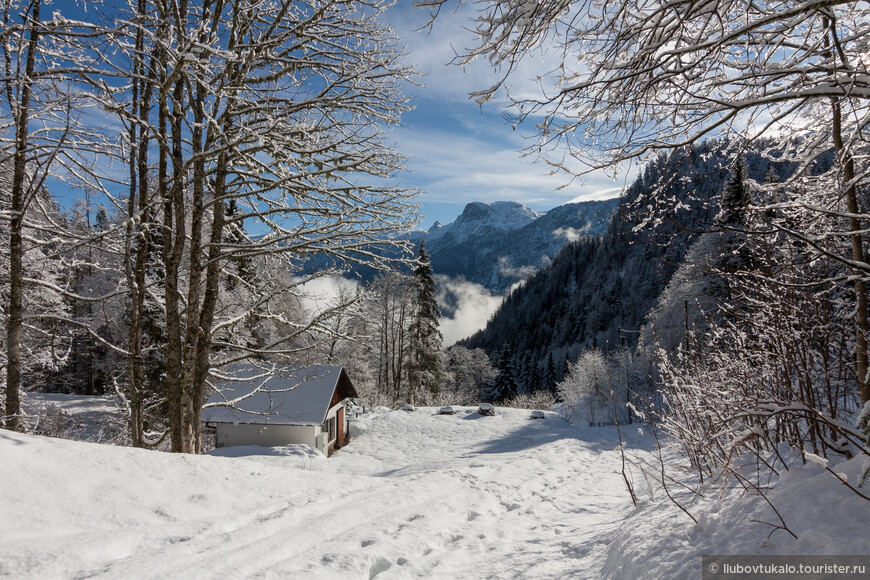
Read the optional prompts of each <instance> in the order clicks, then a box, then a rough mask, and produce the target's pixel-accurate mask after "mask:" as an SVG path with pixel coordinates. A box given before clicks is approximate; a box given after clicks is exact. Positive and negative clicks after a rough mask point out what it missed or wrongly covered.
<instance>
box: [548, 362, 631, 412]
mask: <svg viewBox="0 0 870 580" xmlns="http://www.w3.org/2000/svg"><path fill="white" fill-rule="evenodd" d="M557 390H558V393H559V397H560V398H561V399H562V401H563V404H562V405H560V406H559V409H560V412H561V413H562V415H563V416H564V417H565V418H566V419H567V420H568V421H570V422H571V423H574V424H582V425H589V426H593V427H594V426H597V425H602V424H605V425H611V424H614V423H616V422H617V421H618V422H620V423H627V422H628V416H627V409H626V406H625V404H626V402H627V398H626V389H625V385H624V384H623V383H621V382H619V381H617V380H616V377H615V376H614V373H613V372H612V370H611V369H610V366H609V364H608V360H607V359H606V358H605V357H604V354H602V352H601V351H600V350H598V349H592V350H587V351H586V352H584V353H583V354H581V355H580V357H579V358H578V359H577V362H574V363H571V364H570V365H569V366H568V372H567V374H566V375H565V379H564V380H563V381H562V382H561V383H559V384H558V385H557Z"/></svg>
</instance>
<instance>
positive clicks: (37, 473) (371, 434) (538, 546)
mask: <svg viewBox="0 0 870 580" xmlns="http://www.w3.org/2000/svg"><path fill="white" fill-rule="evenodd" d="M356 421H357V422H356V424H355V426H354V429H353V437H354V438H353V440H352V441H351V442H350V444H349V445H347V446H346V447H345V448H343V449H342V450H341V451H339V452H338V453H336V454H335V455H334V456H333V457H332V458H331V459H325V458H323V457H322V456H318V454H316V453H312V452H311V450H309V449H308V448H307V447H304V446H290V447H286V448H275V449H266V448H231V449H230V450H229V451H232V452H233V453H232V454H239V453H252V452H259V453H261V454H262V455H251V456H249V457H244V458H235V459H234V458H229V457H219V456H212V457H208V456H205V457H203V456H199V457H197V456H189V455H173V454H168V453H159V452H153V451H143V450H138V449H131V448H122V447H112V446H107V445H97V444H93V443H80V442H73V441H65V440H60V439H48V438H43V437H37V436H28V435H21V434H17V433H10V432H6V431H0V457H3V468H4V476H3V478H0V494H2V497H3V498H4V504H3V508H2V516H3V521H4V524H5V525H4V526H2V527H0V577H9V578H16V579H26V578H34V579H35V578H85V577H87V578H155V579H156V578H161V579H162V578H214V577H226V578H229V577H232V578H250V577H258V578H314V579H319V578H322V579H330V580H331V579H343V578H353V579H358V578H374V577H378V578H414V577H419V578H451V579H452V578H460V579H462V578H468V579H472V578H473V579H483V578H508V577H509V578H518V577H521V578H531V579H535V578H581V579H582V578H620V579H624V578H641V577H649V578H697V577H699V576H700V563H701V560H700V556H701V554H737V553H739V554H789V553H832V554H836V553H842V554H849V553H854V554H862V553H868V549H870V545H868V544H867V540H866V533H865V532H866V530H865V526H866V522H867V521H870V502H866V501H864V500H861V499H859V498H858V496H856V495H855V494H853V493H852V492H851V491H849V490H848V489H847V488H846V487H845V486H843V485H842V484H840V483H839V482H837V481H836V480H834V478H832V477H831V476H830V475H828V474H827V473H826V472H825V471H824V470H823V469H822V468H821V467H819V466H817V465H814V464H812V463H811V464H809V465H808V466H804V467H801V466H800V465H796V466H795V467H794V468H793V469H792V470H791V471H789V473H788V474H787V475H786V476H783V478H782V479H781V481H780V482H779V483H776V482H774V483H773V484H772V485H773V491H772V492H771V497H772V499H773V500H774V501H775V505H777V507H778V508H779V510H780V512H781V514H782V515H783V517H784V518H785V520H786V522H787V523H788V525H789V526H790V529H791V530H792V531H794V532H795V534H796V535H797V536H798V537H799V538H800V539H798V540H794V539H792V538H791V536H789V535H788V534H786V533H785V532H778V533H776V534H774V535H773V536H772V537H768V536H769V534H770V531H771V530H770V528H769V527H768V526H764V525H761V524H755V525H753V524H751V523H749V522H750V521H751V520H753V519H755V520H759V521H776V515H775V514H773V513H772V511H771V509H770V508H769V507H768V505H767V504H766V503H765V502H764V501H763V500H762V499H760V498H757V497H749V496H740V495H739V494H738V493H736V492H734V491H725V492H722V490H719V489H718V488H716V489H711V490H709V492H710V493H709V494H708V496H707V497H706V498H699V499H695V500H693V501H692V502H691V504H687V505H689V509H690V510H691V511H692V512H693V514H694V516H695V517H696V518H698V520H699V522H701V523H700V524H699V525H697V526H696V525H694V524H693V523H692V522H691V520H689V519H688V518H687V517H685V516H684V515H683V514H682V513H681V512H680V511H679V510H678V509H677V508H676V507H675V506H674V505H673V504H671V503H670V502H669V501H668V500H667V499H666V497H665V495H664V493H662V491H661V490H660V489H657V488H656V486H655V485H654V484H653V485H654V487H646V486H645V482H646V483H651V482H652V481H655V480H656V477H655V475H654V474H652V479H649V478H644V477H642V476H641V475H640V474H639V473H638V472H637V470H636V466H637V465H638V462H645V463H647V464H648V465H654V464H657V460H656V458H655V457H654V456H653V455H651V454H650V453H649V452H648V451H644V450H643V449H644V448H646V449H649V447H650V444H651V443H650V439H648V438H646V437H643V436H640V435H638V433H637V431H636V430H634V429H632V430H630V433H629V431H623V437H625V436H626V435H630V436H632V438H633V440H634V445H635V446H636V447H637V446H639V447H640V449H639V450H637V451H636V452H634V454H633V456H632V458H631V462H630V466H629V468H630V469H631V472H630V477H632V478H633V479H634V480H635V486H636V489H637V492H638V496H639V498H640V503H639V505H638V507H637V508H634V507H632V504H631V502H630V500H629V497H628V494H627V493H626V492H625V491H624V490H625V486H624V484H623V483H622V479H621V475H620V469H621V461H620V456H619V454H618V453H617V452H616V451H614V449H615V447H616V444H617V433H616V430H615V429H614V428H600V429H578V428H575V427H572V426H570V425H569V424H567V423H566V422H565V421H563V420H562V419H560V418H558V417H557V416H556V415H555V414H553V413H550V414H549V415H548V418H547V420H545V421H530V420H529V419H528V411H522V410H517V409H499V415H498V416H496V417H481V416H480V415H477V414H476V413H474V412H473V409H467V408H466V409H459V410H458V413H457V414H456V415H453V416H442V415H436V414H434V410H433V409H419V410H418V411H416V412H412V413H407V412H404V411H393V412H389V411H385V410H379V411H376V412H374V413H369V414H367V415H364V416H362V417H360V418H359V419H357V420H356ZM255 450H258V451H255ZM666 460H667V461H672V460H673V458H672V457H667V456H666ZM854 461H855V460H853V463H854ZM797 463H799V462H797ZM859 468H860V466H859V465H857V464H846V465H841V466H836V467H835V470H836V471H842V472H845V473H846V474H847V476H848V477H849V478H850V480H852V481H854V480H855V479H854V478H855V477H856V476H857V475H858V473H859ZM672 492H674V493H677V492H678V490H672ZM720 493H724V497H725V499H726V500H728V501H727V502H726V503H725V504H720V503H719V502H718V501H717V500H718V498H719V497H720ZM684 499H685V498H684Z"/></svg>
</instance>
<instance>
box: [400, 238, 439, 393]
mask: <svg viewBox="0 0 870 580" xmlns="http://www.w3.org/2000/svg"><path fill="white" fill-rule="evenodd" d="M413 278H414V285H415V286H416V291H417V294H416V296H415V298H414V322H413V324H412V327H411V349H410V360H409V364H408V381H409V389H410V391H411V393H420V394H422V395H423V396H425V397H427V398H429V399H434V398H435V397H436V396H437V395H438V393H439V392H440V391H441V386H442V384H443V382H444V359H443V356H442V352H441V341H442V336H441V331H440V330H438V319H439V318H441V310H440V309H439V308H438V302H437V300H436V299H435V280H434V279H433V278H432V265H431V263H430V261H429V254H428V253H427V252H426V245H425V243H424V242H423V240H420V250H419V256H418V258H417V265H416V267H415V268H414V272H413Z"/></svg>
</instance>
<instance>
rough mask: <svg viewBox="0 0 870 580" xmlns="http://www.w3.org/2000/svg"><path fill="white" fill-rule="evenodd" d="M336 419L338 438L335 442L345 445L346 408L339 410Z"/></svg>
mask: <svg viewBox="0 0 870 580" xmlns="http://www.w3.org/2000/svg"><path fill="white" fill-rule="evenodd" d="M335 418H336V420H337V421H338V437H337V438H336V440H335V442H336V443H338V444H339V445H341V444H342V443H344V407H342V408H340V409H339V410H338V414H337V415H336V416H335Z"/></svg>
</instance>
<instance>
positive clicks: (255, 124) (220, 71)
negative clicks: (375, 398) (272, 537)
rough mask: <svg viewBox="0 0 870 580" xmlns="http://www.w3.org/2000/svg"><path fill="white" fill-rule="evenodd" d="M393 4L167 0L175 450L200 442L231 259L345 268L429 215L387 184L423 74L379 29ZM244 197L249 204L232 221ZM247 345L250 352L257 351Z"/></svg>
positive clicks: (153, 26)
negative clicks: (237, 231) (391, 137)
mask: <svg viewBox="0 0 870 580" xmlns="http://www.w3.org/2000/svg"><path fill="white" fill-rule="evenodd" d="M384 6H385V4H384V2H381V1H380V0H373V1H366V2H362V1H357V2H350V3H334V2H314V3H309V4H306V5H300V4H298V3H294V2H290V1H282V2H273V3H262V2H255V1H247V0H238V1H235V2H230V1H223V0H207V1H203V2H198V3H187V2H183V1H176V0H171V1H170V0H165V1H158V2H155V3H154V8H155V9H156V10H155V11H154V12H153V13H152V14H153V16H154V18H155V19H154V20H153V21H147V22H145V23H143V24H142V26H144V27H145V30H146V34H147V35H148V37H149V38H152V39H153V41H154V43H155V50H156V51H157V52H158V53H159V54H160V58H159V59H158V64H157V69H158V70H157V71H156V74H155V77H156V78H157V81H158V82H157V84H156V86H157V87H158V88H157V90H156V91H155V99H156V104H157V110H158V113H157V123H156V124H154V123H153V120H152V125H151V131H152V134H153V136H154V138H155V140H156V142H157V144H158V146H159V148H160V151H159V155H160V160H159V162H158V169H157V176H156V190H157V195H158V196H159V197H160V198H161V200H162V208H161V211H162V219H163V223H162V228H161V232H162V234H161V239H162V258H163V266H164V268H165V288H164V305H165V309H166V324H167V334H168V344H167V351H166V377H167V378H166V392H167V396H168V402H169V423H170V436H171V440H172V448H173V450H175V451H185V452H196V451H198V450H199V441H200V436H201V433H200V430H201V425H200V423H201V421H200V412H201V408H202V403H203V400H204V396H205V389H206V380H207V377H208V374H209V369H210V366H211V361H210V358H209V355H210V353H211V352H212V344H213V340H214V338H213V331H214V330H215V328H216V325H219V324H220V321H218V320H216V307H217V305H218V302H219V297H220V294H221V292H222V289H221V283H220V280H221V275H222V269H223V267H224V265H225V264H226V263H227V261H228V260H230V259H231V258H233V257H240V256H243V257H246V258H249V259H251V258H256V257H257V256H265V255H267V254H269V255H275V256H277V255H281V256H283V257H284V258H283V259H284V260H285V267H287V268H289V267H292V266H294V260H295V262H296V264H295V265H298V263H299V257H304V256H305V255H310V254H314V253H323V254H327V255H329V256H332V257H333V259H334V260H335V261H336V262H338V263H346V262H349V261H352V262H353V261H355V262H359V261H363V262H377V261H378V260H380V258H379V255H380V253H379V252H378V251H377V247H378V246H386V245H390V244H392V243H394V242H392V241H391V240H390V237H391V234H393V233H394V232H397V231H400V230H402V229H407V228H409V227H410V226H411V225H412V224H413V223H414V219H415V212H414V211H413V208H411V207H410V206H409V205H408V200H409V199H410V198H411V197H412V196H413V194H414V192H412V191H407V190H400V189H396V188H393V187H389V186H384V185H381V184H380V183H382V182H383V180H385V179H388V178H389V177H390V176H391V175H392V174H393V173H394V172H395V171H397V170H399V169H400V168H401V164H402V159H401V158H400V157H399V156H397V155H395V154H394V153H393V152H392V150H391V148H390V147H389V146H388V144H387V143H386V142H385V138H384V135H383V133H382V130H381V129H380V127H381V126H382V125H384V124H391V123H395V122H397V121H398V118H399V115H400V114H401V112H402V111H403V110H404V109H405V108H406V107H405V104H404V99H403V98H402V96H401V95H400V93H399V91H398V81H399V80H400V79H402V78H403V77H404V76H405V75H406V74H407V70H406V69H404V68H403V67H402V66H401V65H400V64H399V62H398V57H399V52H398V50H397V49H396V47H395V42H394V40H393V39H391V38H390V36H389V35H388V34H387V32H386V30H385V29H384V28H383V27H382V26H381V25H380V24H379V23H378V18H379V13H380V11H381V10H382V9H383V8H384ZM164 158H165V160H166V162H165V163H164V161H163V160H164ZM231 201H232V202H233V203H234V205H235V207H236V208H237V211H235V212H234V213H233V214H232V215H230V216H228V215H227V206H228V204H229V203H230V202H231ZM242 225H244V226H245V227H246V228H249V229H250V230H251V231H256V232H257V233H258V236H257V237H256V238H252V237H247V239H246V240H245V241H244V243H239V242H238V240H236V241H234V242H231V241H229V239H228V238H227V236H225V235H224V234H225V232H226V231H227V229H228V228H239V227H240V226H242ZM272 292H273V294H272V295H271V296H274V295H275V294H274V293H275V292H277V290H276V289H273V291H272ZM269 299H270V297H269V296H262V297H260V299H259V300H258V302H259V304H260V305H261V306H262V305H264V304H265V303H267V302H268V301H269ZM309 324H316V323H315V322H311V323H309ZM304 330H305V329H303V328H298V327H294V328H293V331H292V333H293V335H294V336H297V335H298V334H299V333H302V332H304ZM288 340H290V337H284V338H283V339H280V340H278V339H276V340H273V341H272V343H271V344H269V345H265V347H264V350H267V351H268V350H271V351H274V350H276V349H278V350H280V348H281V345H282V344H286V343H287V341H288ZM239 346H241V347H243V348H242V349H241V350H240V351H239V354H237V357H245V356H250V349H249V348H248V346H247V345H239ZM230 360H232V357H229V358H226V359H225V362H229V361H230Z"/></svg>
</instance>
